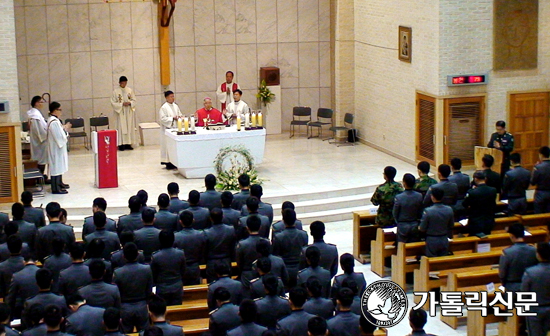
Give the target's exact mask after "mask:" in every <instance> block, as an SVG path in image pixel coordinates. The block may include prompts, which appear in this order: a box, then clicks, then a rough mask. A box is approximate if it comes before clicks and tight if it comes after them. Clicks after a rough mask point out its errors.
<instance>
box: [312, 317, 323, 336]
mask: <svg viewBox="0 0 550 336" xmlns="http://www.w3.org/2000/svg"><path fill="white" fill-rule="evenodd" d="M307 332H308V335H309V336H325V335H326V334H327V322H326V320H325V319H324V318H322V317H320V316H315V317H312V318H311V319H309V321H308V322H307Z"/></svg>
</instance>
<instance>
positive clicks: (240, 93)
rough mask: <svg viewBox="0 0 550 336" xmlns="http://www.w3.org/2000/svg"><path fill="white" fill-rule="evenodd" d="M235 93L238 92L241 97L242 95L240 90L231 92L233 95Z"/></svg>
mask: <svg viewBox="0 0 550 336" xmlns="http://www.w3.org/2000/svg"><path fill="white" fill-rule="evenodd" d="M235 92H238V93H239V94H240V95H241V96H242V95H243V92H242V91H241V90H239V89H237V90H235V91H233V93H235Z"/></svg>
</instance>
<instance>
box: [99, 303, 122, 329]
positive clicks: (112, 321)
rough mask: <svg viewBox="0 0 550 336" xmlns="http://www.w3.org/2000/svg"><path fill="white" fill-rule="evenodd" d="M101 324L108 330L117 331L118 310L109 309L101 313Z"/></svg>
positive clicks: (118, 322)
mask: <svg viewBox="0 0 550 336" xmlns="http://www.w3.org/2000/svg"><path fill="white" fill-rule="evenodd" d="M103 324H105V327H107V329H110V330H115V329H118V328H119V326H120V310H118V309H117V308H115V307H109V308H107V309H105V311H104V312H103Z"/></svg>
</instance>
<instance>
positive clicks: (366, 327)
mask: <svg viewBox="0 0 550 336" xmlns="http://www.w3.org/2000/svg"><path fill="white" fill-rule="evenodd" d="M374 320H375V319H374V317H373V316H372V315H371V313H369V312H368V311H365V312H363V314H361V316H360V317H359V329H361V331H362V332H364V333H366V334H372V333H373V332H374V331H376V328H377V327H376V325H374V324H372V323H370V321H374Z"/></svg>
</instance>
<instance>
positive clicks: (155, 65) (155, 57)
mask: <svg viewBox="0 0 550 336" xmlns="http://www.w3.org/2000/svg"><path fill="white" fill-rule="evenodd" d="M153 73H154V74H155V94H160V93H162V92H163V91H162V85H161V84H160V54H159V49H158V48H155V49H154V52H153Z"/></svg>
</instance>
